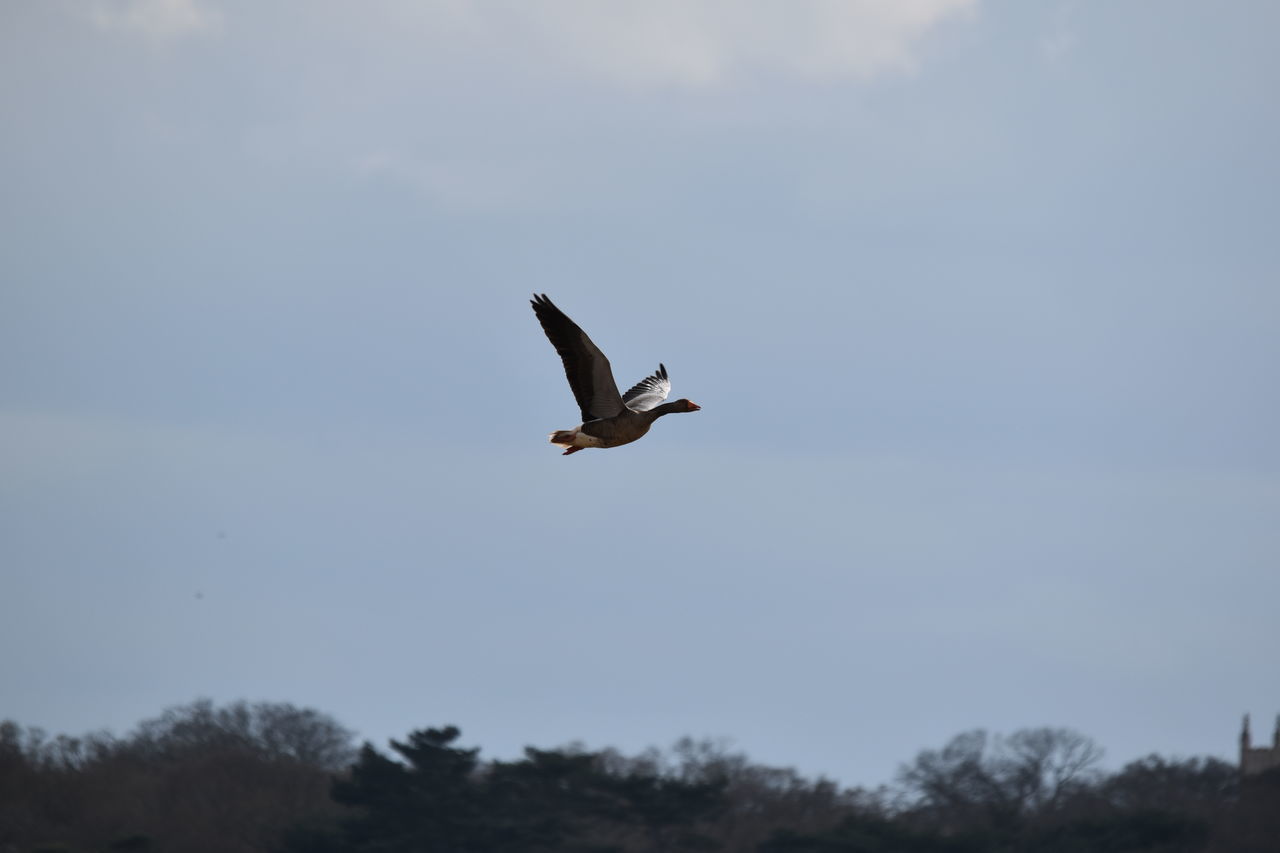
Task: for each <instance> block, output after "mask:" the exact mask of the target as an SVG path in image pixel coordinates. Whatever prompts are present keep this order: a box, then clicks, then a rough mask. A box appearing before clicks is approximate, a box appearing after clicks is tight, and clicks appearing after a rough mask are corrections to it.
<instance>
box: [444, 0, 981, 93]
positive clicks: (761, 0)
mask: <svg viewBox="0 0 1280 853" xmlns="http://www.w3.org/2000/svg"><path fill="white" fill-rule="evenodd" d="M470 5H471V7H472V8H471V12H472V15H471V16H470V20H471V23H472V25H473V26H476V25H479V26H481V27H484V28H487V29H496V30H503V29H506V30H512V29H519V30H523V31H524V34H525V36H526V37H527V38H529V39H530V40H531V41H532V42H533V44H534V45H535V46H536V48H537V49H539V50H540V52H545V53H547V54H549V55H550V56H553V57H557V58H559V59H560V60H561V61H564V62H567V63H571V64H573V65H575V66H577V67H578V68H580V69H582V70H585V71H587V72H590V73H593V74H596V75H599V76H603V77H605V78H608V79H610V80H613V81H616V82H621V83H624V84H628V85H641V86H644V85H659V86H661V85H668V86H676V87H693V88H703V87H717V86H721V85H725V84H728V83H731V82H733V81H734V80H736V79H737V78H740V77H741V76H743V75H746V74H752V73H760V72H763V73H779V74H788V75H797V76H803V77H810V78H855V79H866V78H871V77H875V76H877V75H880V74H884V73H893V72H902V71H909V70H911V69H912V68H914V67H915V65H916V50H917V47H918V43H919V41H920V40H921V39H922V38H923V37H924V36H925V35H926V34H927V33H928V32H930V31H931V30H932V29H934V28H935V27H936V26H938V25H939V24H941V23H942V22H944V21H946V20H949V19H951V18H954V17H956V16H957V15H959V14H961V13H964V12H968V11H971V10H973V9H974V8H975V7H976V6H977V0H900V2H892V3H887V2H880V0H792V2H788V3H779V2H775V0H646V2H643V3H639V2H627V3H599V2H594V0H549V2H543V3H538V4H529V5H520V6H506V5H501V6H500V5H497V4H485V3H479V2H475V3H472V4H470ZM457 11H458V10H457V6H456V4H453V5H451V6H450V13H451V14H454V15H456V14H457ZM514 34H515V33H512V32H508V33H505V34H504V35H508V36H509V35H514Z"/></svg>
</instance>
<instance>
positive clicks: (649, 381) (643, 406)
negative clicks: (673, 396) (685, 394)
mask: <svg viewBox="0 0 1280 853" xmlns="http://www.w3.org/2000/svg"><path fill="white" fill-rule="evenodd" d="M670 393H671V380H670V379H668V378H667V368H666V366H665V365H662V364H659V365H658V369H657V370H656V371H654V372H653V374H651V375H649V376H646V377H645V378H644V379H641V380H640V381H639V382H637V383H636V384H635V385H633V386H632V387H631V390H630V391H628V392H627V393H625V394H623V395H622V402H623V403H625V404H626V406H627V408H628V409H630V410H631V411H633V412H647V411H649V410H650V409H652V408H653V407H654V406H657V405H659V404H661V403H662V401H663V400H665V399H667V395H668V394H670Z"/></svg>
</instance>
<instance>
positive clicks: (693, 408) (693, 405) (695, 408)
mask: <svg viewBox="0 0 1280 853" xmlns="http://www.w3.org/2000/svg"><path fill="white" fill-rule="evenodd" d="M701 409H702V407H701V406H699V405H698V404H697V403H695V402H693V401H692V400H690V401H689V411H691V412H697V411H700V410H701Z"/></svg>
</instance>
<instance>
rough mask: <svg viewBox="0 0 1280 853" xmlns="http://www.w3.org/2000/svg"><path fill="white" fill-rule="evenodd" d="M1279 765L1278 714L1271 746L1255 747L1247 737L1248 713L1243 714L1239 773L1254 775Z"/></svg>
mask: <svg viewBox="0 0 1280 853" xmlns="http://www.w3.org/2000/svg"><path fill="white" fill-rule="evenodd" d="M1277 767H1280V715H1278V716H1277V717H1276V730H1275V732H1273V733H1272V735H1271V746H1258V747H1255V746H1254V745H1253V742H1252V741H1251V740H1250V737H1249V715H1248V714H1245V715H1244V729H1243V730H1242V731H1241V732H1240V773H1241V775H1244V776H1255V775H1257V774H1259V773H1264V772H1266V771H1268V770H1272V769H1274V768H1277Z"/></svg>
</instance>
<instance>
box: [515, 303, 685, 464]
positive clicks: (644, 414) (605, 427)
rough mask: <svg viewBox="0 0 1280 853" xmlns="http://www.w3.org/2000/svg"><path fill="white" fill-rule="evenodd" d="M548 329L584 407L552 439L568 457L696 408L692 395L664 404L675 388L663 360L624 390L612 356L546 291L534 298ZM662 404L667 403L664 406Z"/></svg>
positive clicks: (609, 444) (611, 444) (535, 310)
mask: <svg viewBox="0 0 1280 853" xmlns="http://www.w3.org/2000/svg"><path fill="white" fill-rule="evenodd" d="M530 303H531V304H532V305H533V313H534V314H537V315H538V322H539V323H541V324H542V330H543V331H544V332H546V333H547V337H548V338H549V339H550V340H551V344H552V346H554V347H555V348H556V352H558V353H560V358H561V360H562V361H564V373H565V376H567V377H568V378H569V387H570V388H572V389H573V396H574V397H576V398H577V399H578V407H579V408H580V409H582V423H581V424H580V425H578V426H576V427H574V428H573V429H558V430H556V431H555V432H553V433H551V443H552V444H555V445H557V446H559V447H563V448H565V451H564V454H563V455H564V456H568V455H569V454H570V453H577V452H578V451H579V450H582V449H584V448H587V447H618V446H619V445H622V444H630V443H631V442H633V441H635V440H636V439H637V438H640V436H642V435H644V434H645V433H646V432H648V431H649V427H651V426H652V425H653V422H654V421H656V420H657V419H658V418H660V417H662V416H663V415H669V414H671V413H672V412H696V411H698V409H700V408H701V406H698V405H697V404H695V403H694V402H692V401H691V400H683V399H681V400H676V401H675V402H674V403H663V402H662V401H663V400H665V399H667V395H668V394H669V393H671V380H669V379H668V378H667V368H666V367H665V366H663V365H662V364H659V365H658V369H657V370H656V371H654V373H653V374H652V375H650V376H646V377H645V378H644V379H641V380H640V381H639V382H637V383H636V384H635V385H633V386H632V387H631V390H630V391H628V392H627V393H625V394H619V393H618V385H617V383H616V382H614V380H613V369H612V368H610V367H609V359H607V358H605V356H604V353H602V352H600V348H599V347H597V346H596V345H595V344H593V343H592V342H591V338H589V337H587V333H586V332H584V331H582V329H581V328H579V327H578V324H577V323H575V322H573V321H572V320H570V319H569V318H568V317H566V316H565V315H564V312H563V311H561V310H560V309H559V308H557V307H556V306H555V305H554V304H553V303H552V302H551V300H550V299H548V298H547V295H546V294H545V293H543V294H541V295H539V294H537V293H535V294H534V295H533V299H531V300H530ZM659 404H661V405H659Z"/></svg>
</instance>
